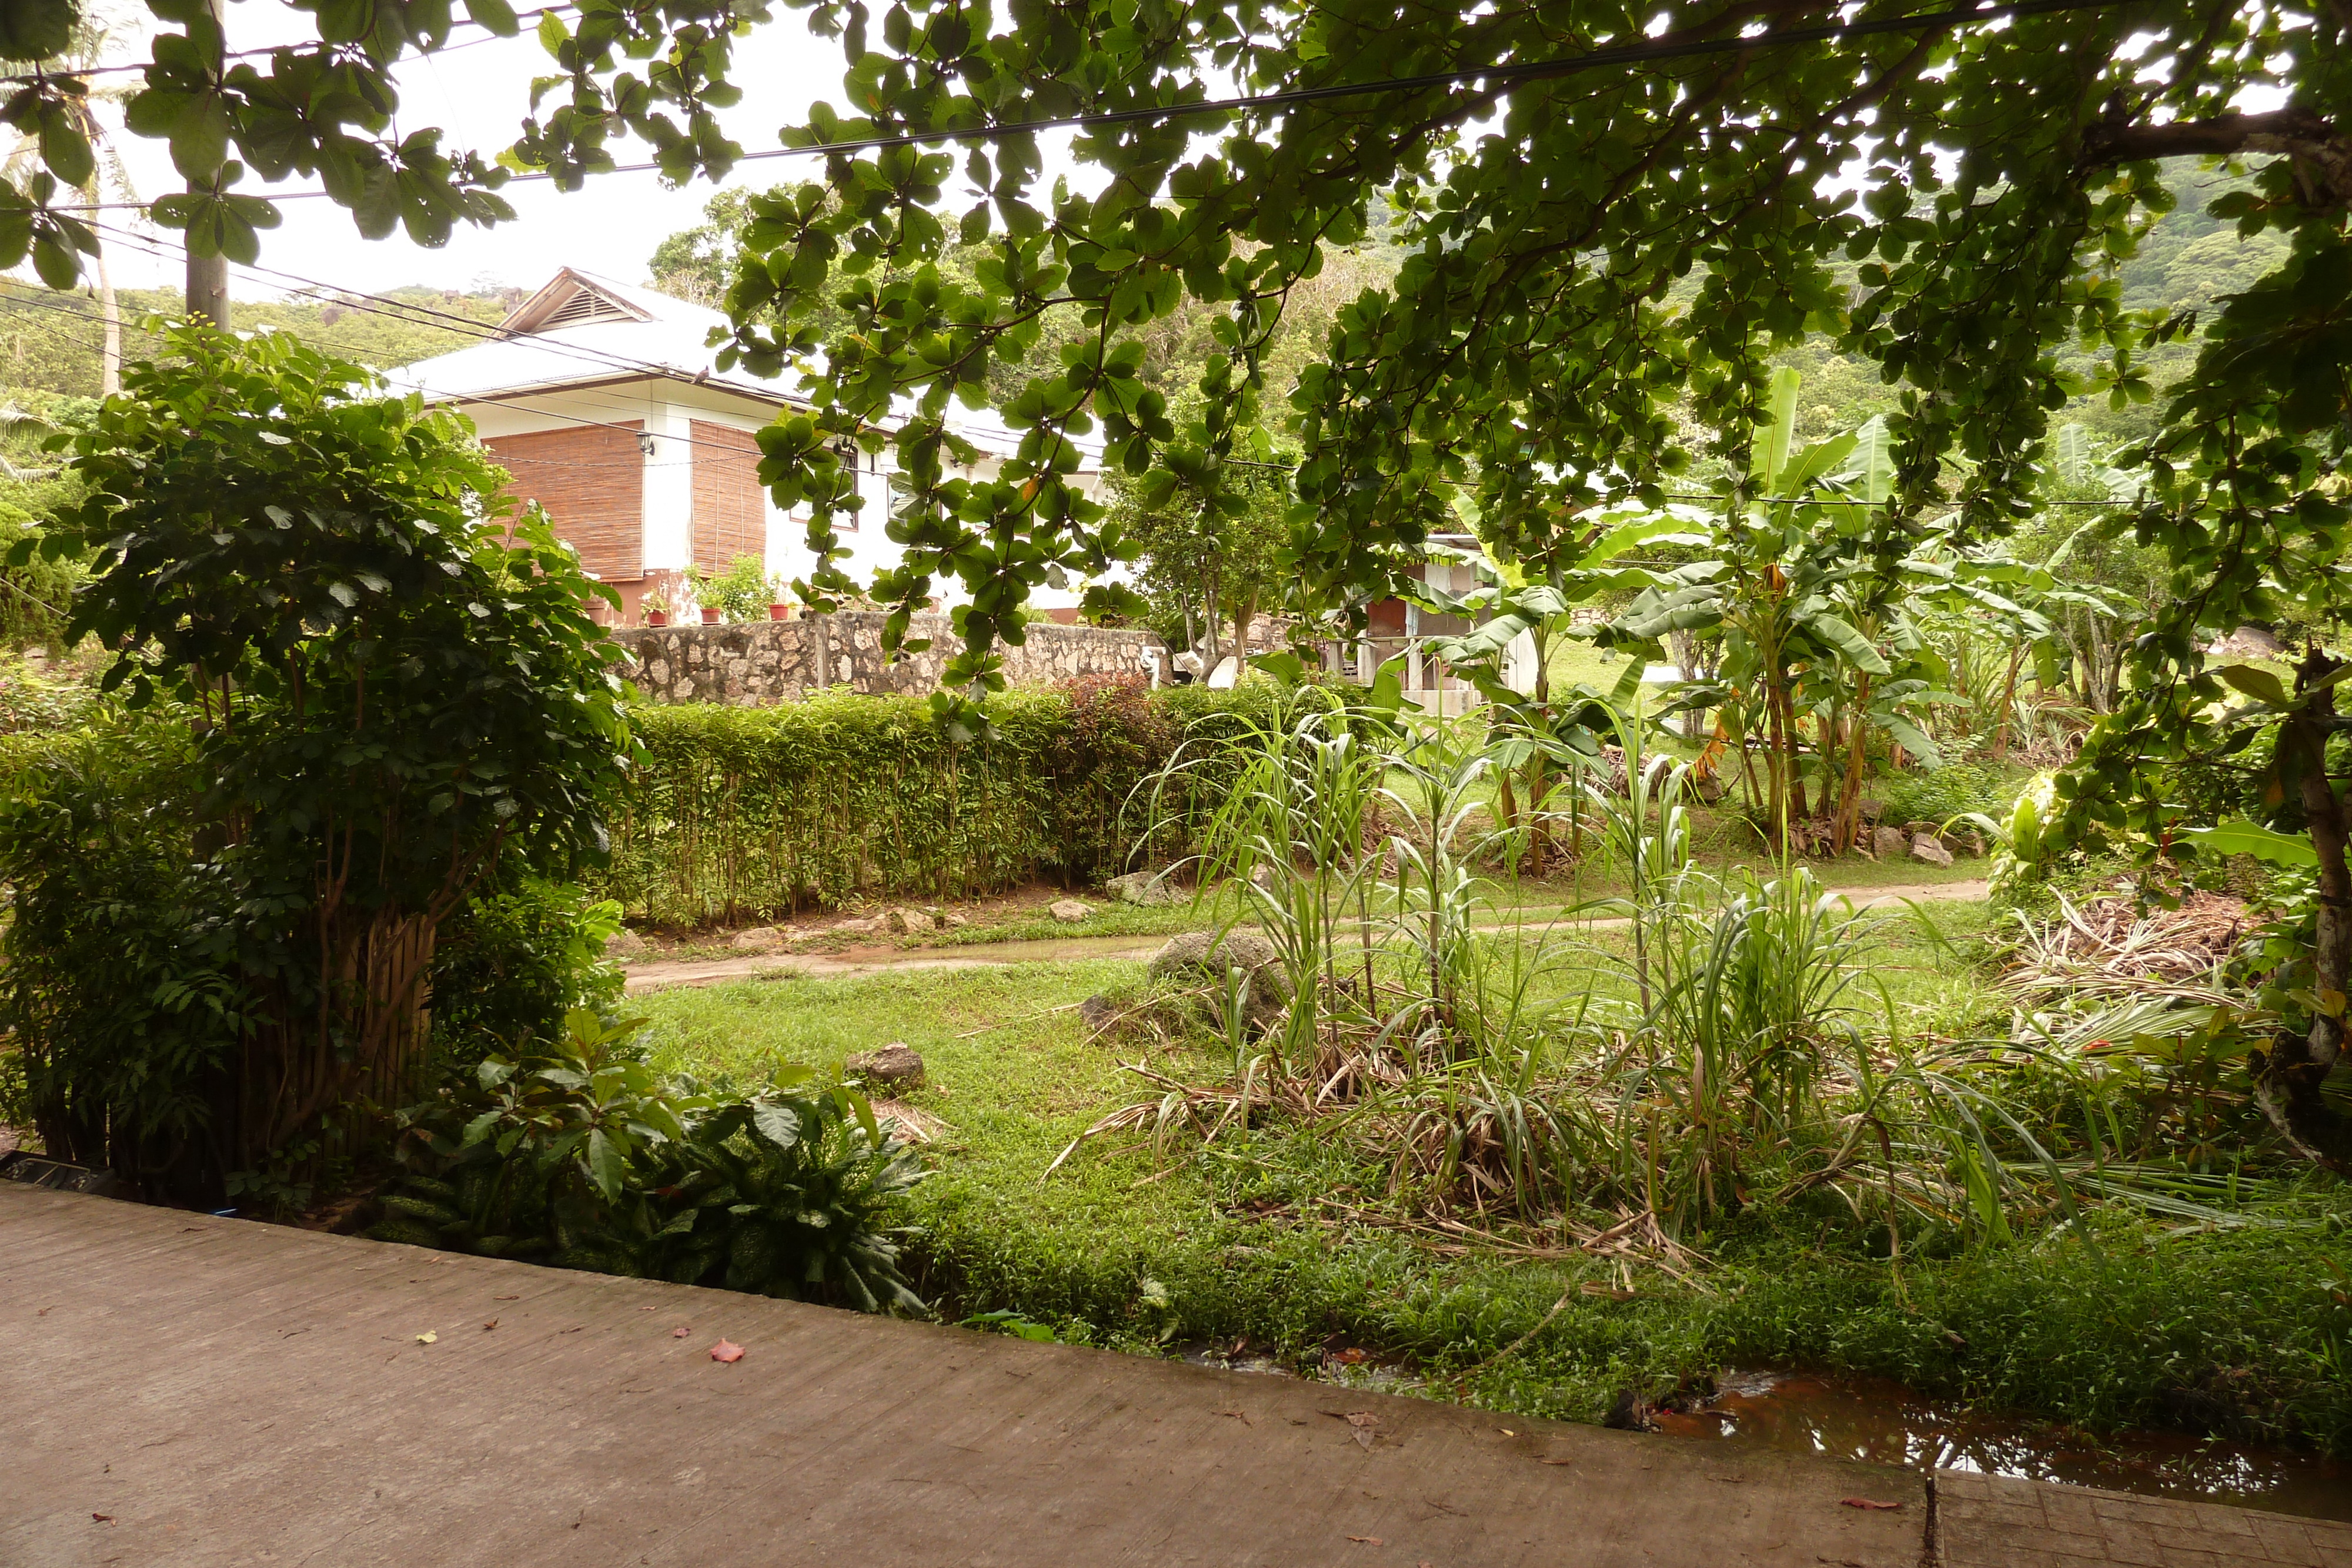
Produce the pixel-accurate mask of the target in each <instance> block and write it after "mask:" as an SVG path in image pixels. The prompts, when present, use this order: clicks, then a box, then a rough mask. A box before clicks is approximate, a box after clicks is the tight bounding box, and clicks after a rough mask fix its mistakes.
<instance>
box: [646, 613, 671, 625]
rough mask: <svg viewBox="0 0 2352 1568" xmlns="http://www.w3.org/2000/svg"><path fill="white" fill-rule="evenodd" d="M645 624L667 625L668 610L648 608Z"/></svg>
mask: <svg viewBox="0 0 2352 1568" xmlns="http://www.w3.org/2000/svg"><path fill="white" fill-rule="evenodd" d="M668 624H669V612H668V611H667V610H648V611H646V625H648V626H667V625H668Z"/></svg>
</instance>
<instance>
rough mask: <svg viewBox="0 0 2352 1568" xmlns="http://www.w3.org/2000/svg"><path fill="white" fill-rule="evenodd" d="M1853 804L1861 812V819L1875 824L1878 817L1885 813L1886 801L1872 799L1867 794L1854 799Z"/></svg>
mask: <svg viewBox="0 0 2352 1568" xmlns="http://www.w3.org/2000/svg"><path fill="white" fill-rule="evenodd" d="M1854 805H1855V807H1856V808H1857V809H1858V810H1860V811H1861V812H1862V820H1863V821H1865V822H1869V823H1872V824H1874V825H1875V824H1876V822H1877V821H1878V819H1879V818H1881V817H1884V816H1885V815H1886V802H1885V801H1884V800H1872V799H1871V798H1870V797H1869V796H1867V795H1865V796H1864V797H1863V798H1862V799H1861V800H1857V801H1855V802H1854Z"/></svg>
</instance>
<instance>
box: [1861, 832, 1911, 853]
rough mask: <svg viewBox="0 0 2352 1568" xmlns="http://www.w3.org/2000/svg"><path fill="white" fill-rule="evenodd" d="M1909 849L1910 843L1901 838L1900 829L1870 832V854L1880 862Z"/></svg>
mask: <svg viewBox="0 0 2352 1568" xmlns="http://www.w3.org/2000/svg"><path fill="white" fill-rule="evenodd" d="M1910 847H1911V841H1910V840H1909V839H1907V838H1905V837H1904V836H1903V830H1902V829H1900V828H1873V829H1871V830H1870V852H1871V853H1872V854H1874V855H1876V856H1877V857H1878V858H1879V859H1881V860H1885V859H1886V858H1887V857H1888V856H1890V855H1900V854H1902V853H1904V852H1906V850H1908V849H1909V848H1910Z"/></svg>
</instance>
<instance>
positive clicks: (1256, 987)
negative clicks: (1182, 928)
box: [1151, 931, 1290, 1028]
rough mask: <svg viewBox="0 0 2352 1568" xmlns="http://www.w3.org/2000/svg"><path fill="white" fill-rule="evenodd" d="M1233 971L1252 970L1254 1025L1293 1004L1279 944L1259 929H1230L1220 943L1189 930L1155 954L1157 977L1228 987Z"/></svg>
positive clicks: (1247, 1004)
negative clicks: (1229, 973) (1276, 947)
mask: <svg viewBox="0 0 2352 1568" xmlns="http://www.w3.org/2000/svg"><path fill="white" fill-rule="evenodd" d="M1231 969H1243V970H1246V971H1247V972H1248V974H1249V995H1248V998H1247V1000H1246V1001H1245V1003H1244V1010H1245V1011H1246V1013H1247V1015H1248V1019H1249V1021H1250V1022H1251V1023H1252V1024H1254V1025H1256V1026H1257V1027H1260V1028H1263V1027H1265V1025H1267V1024H1269V1023H1271V1022H1273V1021H1274V1020H1275V1019H1277V1018H1279V1017H1281V1016H1282V1009H1284V1008H1286V1007H1287V1006H1289V1005H1290V977H1289V975H1287V974H1286V973H1285V972H1284V970H1283V967H1282V962H1281V960H1280V958H1278V957H1277V956H1276V954H1275V951H1274V945H1273V944H1272V943H1270V942H1268V941H1267V940H1266V939H1265V937H1263V936H1259V935H1258V934H1257V933H1256V932H1255V931H1229V932H1227V933H1226V934H1225V936H1224V939H1223V941H1221V942H1215V943H1212V942H1211V940H1210V934H1209V933H1208V932H1206V931H1187V932H1185V933H1184V934H1183V935H1182V936H1177V937H1174V938H1171V940H1170V941H1169V943H1168V945H1167V946H1164V947H1162V948H1160V951H1159V952H1157V953H1154V954H1153V955H1152V956H1151V976H1152V977H1153V978H1154V979H1180V980H1192V981H1195V982H1201V981H1207V982H1211V983H1213V984H1214V985H1216V986H1218V987H1219V988H1222V987H1223V983H1224V979H1225V975H1226V972H1227V971H1228V970H1231Z"/></svg>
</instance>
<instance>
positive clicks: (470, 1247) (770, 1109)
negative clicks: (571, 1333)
mask: <svg viewBox="0 0 2352 1568" xmlns="http://www.w3.org/2000/svg"><path fill="white" fill-rule="evenodd" d="M642 1023H643V1020H642V1019H632V1020H627V1021H622V1022H614V1021H611V1020H607V1019H603V1018H600V1017H599V1016H598V1015H597V1014H595V1013H594V1012H592V1011H590V1010H588V1009H574V1010H573V1011H572V1014H571V1015H570V1017H569V1018H568V1019H567V1020H566V1028H565V1030H564V1032H563V1033H562V1034H561V1035H559V1036H558V1037H557V1038H555V1039H554V1040H551V1041H550V1042H549V1043H548V1044H547V1045H545V1046H544V1047H541V1048H539V1049H537V1050H527V1051H523V1052H521V1053H519V1054H518V1055H517V1056H515V1057H511V1058H509V1057H501V1056H493V1057H489V1058H486V1059H485V1060H483V1061H481V1062H479V1063H478V1064H476V1065H475V1066H474V1067H472V1068H471V1069H470V1070H468V1071H466V1072H464V1073H462V1074H460V1075H458V1076H457V1077H455V1078H453V1079H452V1080H451V1081H450V1082H449V1083H448V1084H447V1085H446V1086H445V1087H444V1088H443V1089H442V1091H441V1092H440V1093H439V1095H438V1096H437V1097H436V1099H435V1100H433V1101H431V1102H429V1103H426V1104H425V1105H422V1106H417V1107H415V1108H413V1109H411V1110H409V1111H406V1112H404V1113H402V1120H403V1122H404V1128H405V1130H404V1139H403V1144H402V1147H401V1155H402V1158H403V1160H404V1165H405V1166H406V1170H405V1174H404V1177H403V1179H402V1180H401V1182H400V1184H399V1185H398V1186H397V1188H396V1190H394V1192H392V1193H391V1194H390V1195H389V1196H387V1197H385V1199H384V1207H385V1210H386V1215H385V1218H383V1220H382V1221H380V1222H379V1223H378V1224H377V1225H376V1226H374V1227H373V1229H372V1230H371V1231H370V1232H369V1234H371V1235H372V1236H374V1237H375V1238H376V1239H379V1240H386V1241H409V1242H415V1243H417V1244H420V1245H424V1246H428V1247H441V1248H446V1249H453V1250H457V1251H466V1252H476V1253H480V1254H484V1255H486V1256H490V1257H505V1258H523V1259H535V1260H545V1261H548V1262H551V1263H554V1264H557V1265H559V1266H562V1267H569V1268H584V1269H594V1270H600V1271H603V1272H605V1273H615V1274H628V1275H638V1276H646V1277H651V1278H656V1279H664V1280H669V1281H674V1282H676V1283H678V1284H689V1285H690V1284H702V1285H713V1286H719V1287H722V1288H724V1289H727V1290H735V1291H754V1292H757V1293H759V1294H761V1295H768V1296H789V1297H793V1298H799V1299H807V1300H815V1301H832V1302H839V1303H843V1304H846V1305H851V1306H856V1307H858V1308H861V1309H862V1310H864V1311H866V1312H878V1311H880V1310H882V1309H883V1308H884V1307H886V1306H893V1305H895V1306H907V1307H913V1308H916V1309H918V1310H919V1309H920V1308H921V1306H922V1302H921V1301H920V1300H919V1299H918V1298H917V1297H916V1296H915V1294H914V1292H913V1291H910V1290H908V1288H907V1283H906V1281H905V1279H904V1278H903V1277H902V1276H901V1275H900V1273H899V1270H898V1244H897V1242H896V1241H895V1240H893V1239H891V1238H890V1237H889V1236H888V1235H887V1233H886V1232H885V1230H884V1229H883V1228H882V1226H881V1218H882V1210H883V1208H884V1207H885V1206H886V1205H887V1204H888V1203H889V1201H890V1200H891V1199H893V1198H896V1197H898V1196H900V1195H901V1194H903V1193H905V1192H906V1191H907V1190H908V1188H910V1187H911V1186H914V1184H915V1183H916V1182H917V1181H919V1180H920V1179H921V1176H922V1172H921V1168H920V1166H919V1163H918V1161H917V1160H916V1157H915V1156H914V1155H913V1154H912V1152H911V1151H909V1150H908V1149H907V1148H906V1147H905V1146H904V1145H901V1144H900V1143H899V1142H898V1141H897V1140H896V1139H895V1138H889V1137H886V1136H885V1135H884V1134H883V1133H882V1130H881V1128H880V1126H879V1125H878V1124H877V1123H876V1121H875V1117H874V1111H873V1107H872V1106H871V1105H869V1104H868V1103H866V1101H865V1100H864V1099H863V1098H862V1097H861V1096H859V1095H857V1094H856V1093H855V1092H852V1091H850V1090H848V1089H846V1088H844V1087H840V1086H838V1085H835V1086H830V1087H819V1086H814V1085H812V1084H811V1083H810V1082H809V1077H810V1075H809V1073H808V1070H807V1069H805V1068H791V1069H786V1070H784V1071H782V1072H780V1073H779V1074H778V1075H777V1077H776V1079H775V1081H774V1082H773V1084H772V1086H771V1087H769V1088H766V1089H763V1090H761V1091H760V1092H756V1093H753V1094H750V1095H743V1096H736V1095H728V1094H724V1093H709V1092H702V1091H701V1090H700V1089H699V1088H698V1086H697V1085H695V1084H694V1083H692V1082H689V1081H685V1080H666V1079H664V1078H662V1077H661V1076H660V1075H659V1074H657V1073H656V1072H655V1071H654V1070H653V1069H652V1068H651V1067H649V1066H647V1065H646V1060H645V1053H644V1051H643V1049H642V1048H641V1047H640V1046H639V1044H638V1043H637V1036H638V1031H639V1030H640V1028H641V1026H642Z"/></svg>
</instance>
